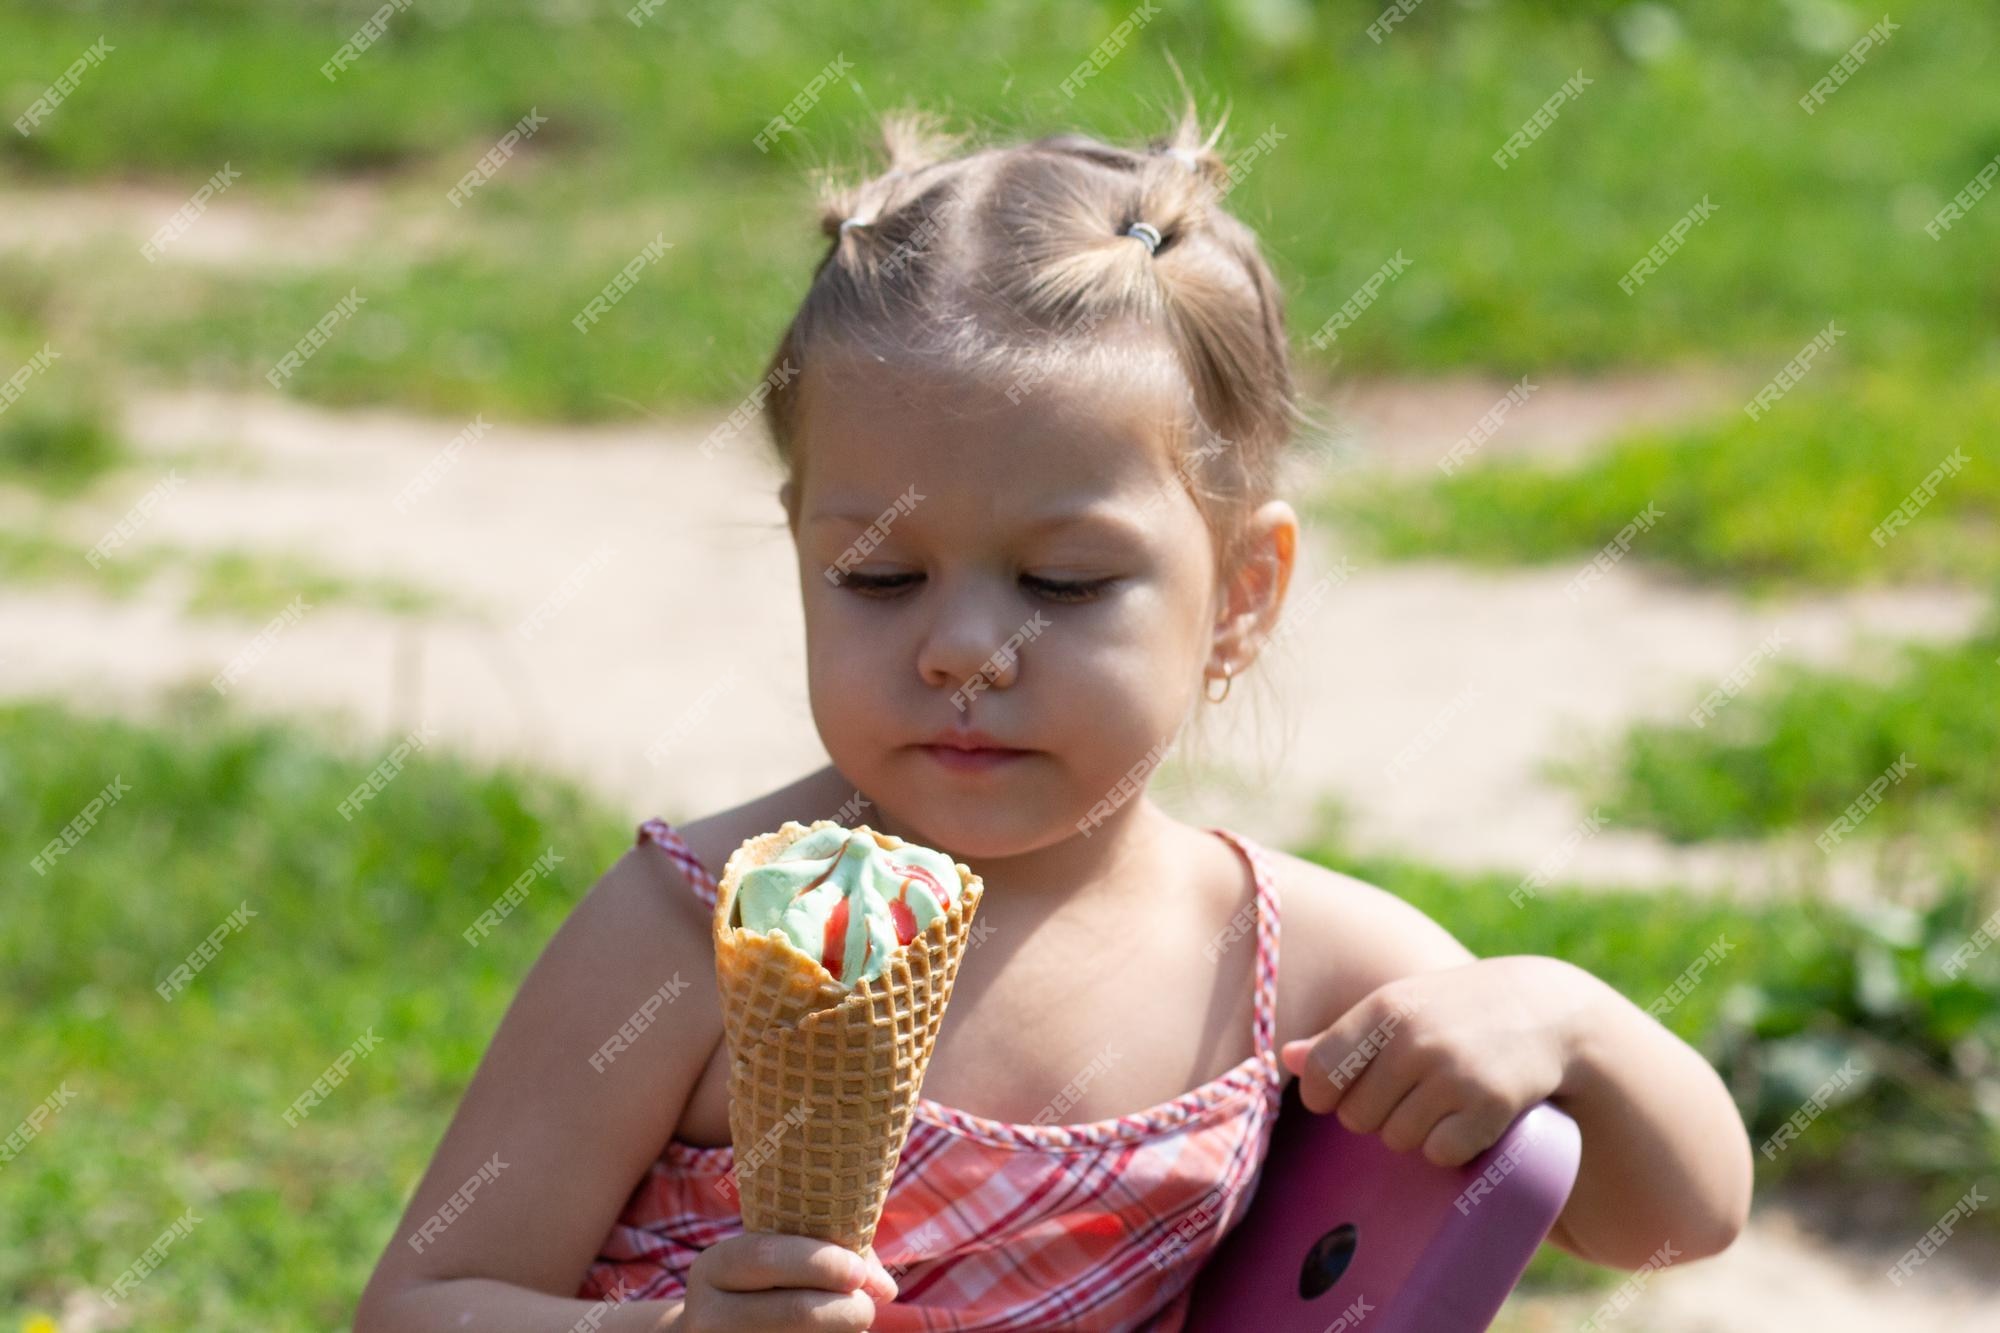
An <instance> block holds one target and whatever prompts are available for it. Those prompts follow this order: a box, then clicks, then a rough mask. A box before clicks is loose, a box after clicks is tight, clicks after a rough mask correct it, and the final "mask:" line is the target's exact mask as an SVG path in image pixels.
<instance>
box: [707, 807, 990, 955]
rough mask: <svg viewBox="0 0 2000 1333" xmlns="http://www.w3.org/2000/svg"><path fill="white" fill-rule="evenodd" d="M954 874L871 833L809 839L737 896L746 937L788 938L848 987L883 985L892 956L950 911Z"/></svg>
mask: <svg viewBox="0 0 2000 1333" xmlns="http://www.w3.org/2000/svg"><path fill="white" fill-rule="evenodd" d="M959 888H960V881H959V877H958V867H957V864H956V863H955V862H953V860H952V859H951V858H950V857H949V856H946V855H944V854H943V853H941V852H934V851H932V850H931V849H930V848H928V847H920V846H918V845H917V844H915V843H911V842H906V843H904V844H903V845H902V846H900V847H896V848H893V849H891V848H884V847H883V846H882V845H881V844H880V843H878V842H876V840H875V834H874V833H873V832H872V831H871V830H869V829H867V828H865V827H861V828H852V829H849V828H840V827H837V826H829V827H827V828H822V829H816V830H814V831H813V832H811V833H808V834H806V835H805V836H804V837H802V838H800V839H799V840H798V841H797V842H795V843H793V844H792V845H791V846H790V847H787V848H786V849H785V850H784V851H782V852H780V853H779V854H778V856H777V858H776V859H775V860H772V861H768V862H766V863H765V864H763V865H761V866H758V867H757V868H756V869H754V870H749V871H746V872H745V873H744V875H743V878H742V879H741V881H740V882H739V883H738V884H737V888H736V903H737V910H738V912H739V913H740V914H741V918H742V924H743V926H744V928H745V929H746V930H750V931H753V932H755V933H757V934H759V935H763V934H767V933H769V932H770V931H773V930H778V931H782V932H783V933H784V935H785V937H786V938H787V939H789V940H790V941H791V942H792V944H793V945H794V946H796V947H797V948H798V950H799V952H800V953H803V954H805V955H806V956H807V957H808V958H817V959H818V960H819V963H820V966H822V967H824V968H825V969H826V970H827V973H828V975H830V976H832V977H833V978H834V979H835V980H836V981H838V982H839V983H840V984H841V985H843V986H853V985H854V984H855V983H856V982H858V981H860V980H862V979H863V978H874V977H879V976H881V975H882V971H883V969H884V968H886V967H887V966H888V965H889V960H890V958H891V957H893V956H894V954H895V952H896V950H897V949H898V948H900V947H901V946H903V945H905V944H908V943H909V942H910V941H911V940H913V939H915V938H916V937H917V935H918V933H919V932H921V931H922V930H923V929H924V928H925V927H926V926H928V925H930V923H931V922H932V921H933V920H935V919H936V918H937V917H939V916H942V915H943V914H944V913H945V912H946V911H948V910H950V908H951V905H952V903H953V901H954V900H955V899H956V898H957V896H958V892H959Z"/></svg>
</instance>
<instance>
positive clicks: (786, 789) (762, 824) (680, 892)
mask: <svg viewBox="0 0 2000 1333" xmlns="http://www.w3.org/2000/svg"><path fill="white" fill-rule="evenodd" d="M854 799H855V792H854V789H853V788H852V787H851V786H849V785H848V784H847V780H846V779H845V778H843V777H842V776H841V775H840V772H839V770H838V769H836V768H834V767H833V766H832V765H830V764H829V765H827V766H826V767H824V768H821V769H818V770H816V771H814V772H812V773H808V774H807V775H806V776H804V777H802V778H800V779H798V780H797V781H795V782H790V783H787V784H785V785H784V786H782V787H778V788H775V789H774V790H772V791H768V792H766V793H764V794H763V795H761V796H756V797H752V798H751V799H750V800H747V801H744V802H742V803H741V804H739V805H734V806H730V807H729V808H728V809H725V810H717V811H715V812H713V813H711V814H706V815H702V816H700V817H699V818H695V819H690V820H687V821H686V822H684V823H675V824H674V825H673V829H674V832H676V833H678V834H680V835H681V840H682V841H683V842H685V843H686V844H687V847H688V850H689V851H690V852H692V853H693V854H694V858H695V860H697V861H699V862H700V863H701V866H702V869H704V870H706V871H707V872H708V874H709V877H710V878H711V879H721V878H722V870H723V867H724V866H726V865H727V864H728V863H729V858H730V856H731V855H732V854H733V853H734V852H735V851H736V849H737V848H738V847H741V846H742V845H743V844H744V843H745V842H748V841H749V840H750V839H752V838H754V837H757V836H758V835H759V834H764V833H769V832H771V830H773V829H775V828H777V827H779V826H780V825H782V824H783V823H784V822H785V821H786V820H788V819H796V820H798V821H799V822H800V823H802V824H810V823H812V822H813V821H814V820H816V819H835V818H838V817H839V816H840V815H841V814H843V813H845V812H846V811H848V810H851V809H852V802H853V801H854ZM862 814H863V819H862V820H861V821H860V822H866V819H865V816H866V810H865V809H864V810H863V812H862ZM645 851H646V849H645V848H644V847H643V846H641V847H638V848H636V849H635V854H644V853H645ZM645 862H646V864H647V865H648V866H649V867H651V868H652V870H653V872H654V873H655V874H656V875H657V877H658V882H659V887H660V892H662V893H668V894H673V895H676V896H679V897H682V898H687V899H696V895H695V893H694V891H693V886H692V885H691V884H689V883H688V881H687V877H686V875H685V874H684V873H683V872H682V870H681V868H680V866H679V865H678V864H677V863H675V862H674V860H673V859H672V858H671V857H667V856H661V855H658V854H657V853H654V854H651V855H649V856H646V857H645ZM697 901H698V899H697Z"/></svg>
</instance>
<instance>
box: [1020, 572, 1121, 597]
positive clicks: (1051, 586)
mask: <svg viewBox="0 0 2000 1333" xmlns="http://www.w3.org/2000/svg"><path fill="white" fill-rule="evenodd" d="M1021 582H1023V583H1025V584H1027V585H1028V586H1029V587H1031V588H1033V589H1034V590H1035V591H1036V592H1038V593H1040V594H1041V595H1042V596H1044V597H1048V598H1051V599H1053V600H1055V601H1058V602H1087V601H1089V600H1090V599H1091V598H1093V597H1095V596H1097V594H1098V593H1100V592H1102V591H1104V589H1106V588H1108V587H1110V586H1111V585H1112V584H1113V583H1116V582H1117V580H1116V579H1109V578H1104V579H1084V580H1082V581H1081V582H1077V583H1065V582H1063V581H1062V580H1060V579H1038V578H1036V577H1034V576H1033V575H1032V574H1023V575H1022V576H1021Z"/></svg>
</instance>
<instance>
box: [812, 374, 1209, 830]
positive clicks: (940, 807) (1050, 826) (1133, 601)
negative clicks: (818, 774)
mask: <svg viewBox="0 0 2000 1333" xmlns="http://www.w3.org/2000/svg"><path fill="white" fill-rule="evenodd" d="M806 375H807V378H808V379H809V380H810V381H811V383H810V384H809V386H806V393H807V398H808V401H809V404H810V406H809V408H808V410H807V412H806V413H805V416H806V417H807V418H808V419H809V424H808V426H807V427H806V429H805V431H804V434H805V437H806V438H804V439H802V440H801V441H800V452H799V457H800V459H801V462H802V473H803V475H802V478H801V486H800V488H799V489H798V490H797V491H796V492H794V491H793V489H792V488H791V487H790V486H789V485H788V486H787V487H786V488H785V490H784V492H783V493H782V499H783V500H784V502H785V505H786V509H787V513H788V518H789V520H790V523H791V529H792V535H793V539H794V542H795V544H796V546H797V550H798V556H799V581H800V589H801V594H802V597H803V600H804V609H805V626H806V651H807V664H808V675H809V684H810V694H811V699H812V710H813V718H814V721H815V722H816V723H817V725H818V727H819V733H820V737H821V739H822V741H823V742H824V743H825V745H826V749H827V753H828V755H829V757H830V758H831V759H832V760H833V763H834V766H835V767H836V768H837V769H839V770H840V772H841V773H842V774H844V775H845V776H846V777H847V778H848V779H849V780H850V781H852V782H853V783H854V784H855V785H856V786H857V787H859V788H860V789H861V791H862V792H863V793H865V794H866V795H867V797H868V799H869V800H871V801H873V802H876V803H877V804H879V805H881V806H883V807H884V808H885V809H887V810H888V811H889V812H890V813H891V814H893V815H894V816H895V817H896V819H897V820H898V822H900V823H901V824H903V825H904V826H905V827H906V828H908V829H910V830H911V831H912V835H913V836H916V837H918V838H920V840H922V841H925V842H927V843H929V844H931V845H934V846H938V847H940V848H943V849H947V850H949V851H951V852H952V853H953V854H954V855H956V856H958V857H960V858H971V857H981V856H985V857H999V856H1012V855H1017V854H1020V853H1023V852H1028V851H1033V850H1035V849H1037V848H1040V847H1044V846H1048V845H1050V844H1053V843H1055V842H1058V841H1060V840H1062V839H1064V838H1066V837H1071V836H1074V835H1075V834H1076V833H1077V832H1078V831H1079V830H1078V821H1079V820H1084V819H1086V818H1088V817H1089V816H1090V815H1091V813H1092V810H1093V808H1096V809H1097V811H1098V818H1099V819H1101V818H1102V817H1103V815H1104V813H1105V807H1104V806H1103V805H1102V804H1101V803H1102V802H1106V801H1112V802H1119V803H1122V802H1123V801H1124V800H1126V799H1128V795H1129V793H1131V792H1134V791H1136V790H1138V789H1139V788H1143V786H1144V785H1145V780H1146V777H1147V775H1148V774H1149V773H1150V772H1151V771H1152V769H1153V768H1154V767H1155V766H1157V764H1158V763H1159V761H1160V759H1161V757H1162V756H1163V755H1164V753H1165V752H1166V750H1167V749H1168V748H1169V746H1170V745H1171V744H1172V739H1173V737H1174V736H1175V735H1176V734H1177V732H1178V730H1179V728H1180V725H1181V723H1182V722H1183V721H1184V720H1185V718H1186V717H1187V713H1188V709H1189V707H1190V705H1191V704H1192V703H1193V702H1194V697H1195V692H1196V690H1197V689H1198V688H1199V686H1200V683H1201V680H1202V674H1203V669H1204V667H1205V666H1206V665H1207V664H1208V663H1209V661H1210V659H1211V656H1212V654H1213V653H1214V651H1215V650H1216V647H1217V637H1216V631H1217V628H1218V625H1217V621H1216V609H1217V605H1218V604H1219V602H1218V600H1217V599H1216V596H1215V594H1216V591H1217V590H1216V588H1215V586H1214V585H1215V579H1214V569H1215V565H1214V559H1215V553H1214V549H1213V545H1212V542H1211V538H1210V534H1209V531H1208V527H1207V524H1206V523H1205V522H1204V521H1203V519H1202V517H1201V515H1200V512H1199V511H1198V510H1197V509H1196V508H1195V504H1194V501H1193V499H1192V498H1191V497H1190V496H1189V495H1188V494H1187V493H1186V491H1185V490H1184V489H1183V485H1182V478H1181V477H1180V476H1179V475H1177V474H1176V471H1175V460H1174V459H1173V458H1171V457H1170V456H1169V448H1168V445H1167V442H1166V440H1165V438H1164V436H1162V435H1161V434H1160V432H1159V429H1158V428H1157V427H1156V426H1154V425H1151V424H1150V423H1151V422H1152V421H1154V420H1157V417H1156V415H1155V414H1157V413H1158V412H1159V411H1160V410H1161V404H1162V402H1171V401H1172V400H1171V398H1168V397H1166V396H1165V393H1164V391H1163V390H1161V389H1159V388H1154V389H1153V390H1152V391H1151V392H1150V393H1148V392H1146V391H1144V390H1140V389H1129V388H1128V389H1124V390H1111V389H1104V388H1095V389H1089V390H1080V389H1076V388H1073V387H1069V386H1064V385H1061V384H1058V383H1057V379H1058V378H1059V377H1058V376H1050V377H1048V378H1045V379H1041V380H1038V381H1027V380H1024V381H1021V382H1018V383H1017V384H1015V385H1011V386H1010V385H1006V384H1001V385H992V384H979V383H975V382H972V381H971V380H969V379H966V378H963V377H959V376H953V377H950V378H943V377H941V375H940V372H938V371H936V370H934V369H930V368H919V367H914V366H897V365H893V364H889V363H885V362H880V361H875V360H873V359H865V360H864V359H854V358H844V359H841V360H840V361H838V362H837V363H836V364H833V365H825V364H822V363H815V365H814V367H813V368H812V369H811V370H808V371H807V372H806ZM1010 388H1011V389H1012V390H1013V392H1014V395H1015V399H1016V400H1017V401H1009V398H1008V391H1009V389H1010ZM1236 665H1237V666H1238V667H1239V668H1240V667H1241V665H1242V663H1241V662H1240V661H1239V662H1237V663H1236ZM965 730H977V731H979V732H982V733H984V737H983V738H982V739H981V741H980V742H979V743H980V744H985V745H993V746H1005V747H1012V748H1015V749H1019V750H1022V751H1025V752H1026V753H1023V754H1020V755H1018V756H1016V757H1012V758H1008V759H1005V760H1004V761H1002V762H1000V763H997V764H991V765H987V766H984V767H978V768H971V767H967V766H965V765H963V764H952V763H950V762H947V760H945V759H941V758H940V757H939V756H938V755H937V754H936V753H935V752H934V751H933V750H932V749H930V748H927V746H928V743H930V742H933V741H934V740H936V739H937V738H938V737H939V736H940V735H941V734H948V733H951V732H953V731H965ZM1135 766H1139V767H1138V768H1137V771H1136V772H1134V769H1135ZM1128 773H1132V776H1133V778H1134V781H1132V782H1126V778H1127V774H1128ZM1121 783H1124V784H1125V789H1124V791H1123V792H1121V790H1120V785H1121ZM1128 813H1129V812H1128ZM1090 828H1091V830H1092V831H1093V832H1095V830H1096V828H1097V824H1096V823H1095V822H1092V823H1091V824H1090Z"/></svg>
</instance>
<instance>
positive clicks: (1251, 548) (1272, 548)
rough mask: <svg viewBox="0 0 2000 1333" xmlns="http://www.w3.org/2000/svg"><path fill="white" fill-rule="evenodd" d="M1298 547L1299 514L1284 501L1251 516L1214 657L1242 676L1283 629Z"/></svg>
mask: <svg viewBox="0 0 2000 1333" xmlns="http://www.w3.org/2000/svg"><path fill="white" fill-rule="evenodd" d="M1298 547H1299V519H1298V515H1297V514H1295V513H1293V512H1292V507H1291V506H1290V505H1288V504H1286V503H1285V502H1284V501H1283V500H1272V501H1269V502H1268V503H1266V504H1264V505H1263V506H1262V507H1261V508H1259V509H1258V510H1257V512H1256V513H1255V514H1253V515H1251V517H1250V528H1249V532H1248V534H1247V535H1246V537H1245V539H1244V543H1243V548H1242V549H1243V554H1242V557H1241V558H1240V559H1239V560H1238V561H1237V564H1236V568H1235V569H1234V570H1232V571H1230V577H1229V586H1228V587H1227V588H1225V589H1224V590H1223V605H1222V611H1221V614H1220V615H1218V616H1217V617H1216V621H1215V651H1214V656H1215V657H1216V658H1217V659H1218V660H1220V661H1223V662H1229V663H1231V664H1233V666H1234V669H1235V670H1236V671H1238V672H1241V671H1243V670H1244V669H1246V668H1247V667H1248V666H1249V665H1250V663H1251V662H1252V661H1254V660H1255V659H1256V656H1257V653H1258V650H1259V649H1261V648H1262V647H1263V644H1264V640H1265V639H1266V638H1268V637H1269V636H1270V634H1271V631H1272V630H1274V629H1276V628H1277V625H1278V617H1279V615H1280V614H1281V613H1282V612H1283V611H1284V607H1285V590H1286V588H1288V587H1289V586H1290V585H1291V581H1292V568H1293V565H1294V564H1295V563H1296V561H1297V558H1298Z"/></svg>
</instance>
